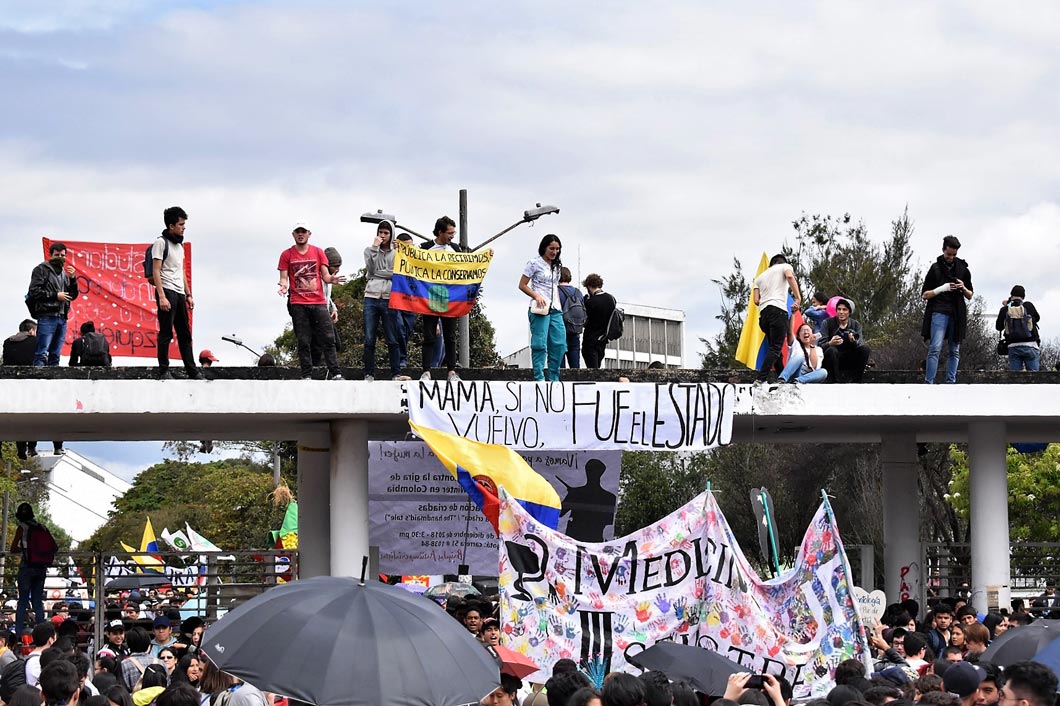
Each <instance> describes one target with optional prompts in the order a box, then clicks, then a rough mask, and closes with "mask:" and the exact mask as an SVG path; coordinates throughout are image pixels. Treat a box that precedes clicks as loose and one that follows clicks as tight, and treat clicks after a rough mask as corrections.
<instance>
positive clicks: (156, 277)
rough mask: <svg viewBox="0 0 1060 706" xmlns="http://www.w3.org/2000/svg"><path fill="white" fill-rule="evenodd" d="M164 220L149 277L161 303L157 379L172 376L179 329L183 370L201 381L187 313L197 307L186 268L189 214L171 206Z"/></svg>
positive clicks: (153, 245)
mask: <svg viewBox="0 0 1060 706" xmlns="http://www.w3.org/2000/svg"><path fill="white" fill-rule="evenodd" d="M162 220H163V221H164V222H165V224H166V229H165V230H163V231H162V235H160V236H158V237H157V238H155V242H154V244H152V245H151V251H150V259H151V278H150V279H151V284H152V285H154V288H155V302H156V303H157V304H158V379H159V380H172V379H173V376H172V375H171V374H170V372H169V344H170V342H171V341H172V340H173V331H174V330H176V332H177V348H178V350H180V359H181V360H182V361H183V362H184V370H185V371H187V374H188V379H189V380H198V379H200V377H201V375H199V368H198V366H197V365H196V364H195V352H194V351H193V350H192V347H191V319H190V316H189V313H188V312H190V311H191V310H192V309H194V308H195V299H194V298H193V297H192V296H191V282H189V281H188V277H187V273H186V272H185V271H184V229H185V223H186V221H187V220H188V214H187V213H186V212H185V211H184V209H183V208H181V207H180V206H170V207H169V208H167V209H166V210H165V211H163V212H162ZM145 269H146V263H145ZM145 274H146V272H145Z"/></svg>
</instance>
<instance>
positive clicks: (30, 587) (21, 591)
mask: <svg viewBox="0 0 1060 706" xmlns="http://www.w3.org/2000/svg"><path fill="white" fill-rule="evenodd" d="M38 326H39V323H38ZM38 330H40V329H39V328H38ZM23 562H25V560H24V559H23ZM47 575H48V568H47V567H45V566H26V565H25V563H23V564H22V565H21V566H19V567H18V578H17V579H16V583H17V585H18V608H17V609H16V610H15V634H16V635H21V634H22V628H24V627H25V625H26V609H27V608H28V607H29V605H30V601H31V600H32V601H33V617H34V618H36V621H37V622H38V623H43V622H44V620H45V616H44V578H45V577H46V576H47Z"/></svg>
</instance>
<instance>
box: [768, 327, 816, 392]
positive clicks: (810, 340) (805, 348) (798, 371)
mask: <svg viewBox="0 0 1060 706" xmlns="http://www.w3.org/2000/svg"><path fill="white" fill-rule="evenodd" d="M795 339H796V345H792V346H791V352H790V353H789V354H788V364H787V365H785V366H784V371H783V372H781V373H780V377H779V378H778V379H779V380H780V382H798V383H802V384H809V383H815V382H824V381H825V380H826V379H827V378H828V371H827V370H825V369H824V368H823V367H822V366H823V365H824V352H823V351H822V350H821V348H820V346H818V345H817V344H816V343H814V333H813V328H811V327H810V325H809V324H803V325H802V326H799V330H798V331H796V332H795Z"/></svg>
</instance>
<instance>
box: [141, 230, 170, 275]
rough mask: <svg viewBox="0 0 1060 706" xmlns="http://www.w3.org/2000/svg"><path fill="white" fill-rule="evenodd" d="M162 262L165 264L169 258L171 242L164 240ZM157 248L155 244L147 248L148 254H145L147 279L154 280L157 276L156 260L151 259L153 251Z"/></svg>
mask: <svg viewBox="0 0 1060 706" xmlns="http://www.w3.org/2000/svg"><path fill="white" fill-rule="evenodd" d="M162 243H163V245H162V262H165V261H166V259H167V258H169V241H168V240H166V239H165V238H162ZM154 247H155V244H154V243H151V244H150V245H148V246H147V250H146V252H144V277H145V278H146V279H154V276H155V259H154V258H153V257H151V250H153V249H154Z"/></svg>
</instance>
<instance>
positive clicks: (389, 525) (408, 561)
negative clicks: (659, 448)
mask: <svg viewBox="0 0 1060 706" xmlns="http://www.w3.org/2000/svg"><path fill="white" fill-rule="evenodd" d="M520 455H521V456H522V457H523V458H524V459H526V461H527V463H529V464H530V465H531V466H532V467H533V468H534V469H535V470H536V471H537V472H538V473H540V474H541V475H542V476H544V477H545V479H546V480H548V481H549V482H550V483H551V484H552V486H553V487H555V489H556V491H557V492H558V493H559V495H560V498H561V500H562V507H563V509H562V510H561V514H560V524H559V529H560V531H562V532H565V533H568V534H571V535H573V536H575V537H579V538H582V539H584V540H586V541H601V540H607V539H611V538H612V537H614V521H615V508H616V506H617V502H618V477H619V473H620V471H621V467H622V453H621V452H620V451H554V452H545V451H524V452H522V453H521V454H520ZM368 484H369V485H368V512H369V541H370V543H371V545H372V546H375V547H379V567H380V570H381V571H383V572H384V573H413V572H415V573H424V574H447V573H452V572H454V571H455V570H456V567H457V565H459V564H467V565H469V566H470V571H471V573H473V574H487V575H493V574H496V573H497V551H498V543H497V535H496V533H495V532H494V531H493V528H492V527H490V524H489V522H488V521H487V520H486V518H485V516H483V514H482V513H481V512H480V511H479V510H478V508H477V507H475V505H474V503H472V502H471V501H470V500H469V499H468V497H467V493H466V492H465V491H464V489H463V488H461V487H460V484H459V483H458V482H457V480H456V479H455V478H453V476H452V475H451V474H450V473H449V472H448V471H446V469H445V468H444V467H443V466H442V464H441V463H440V462H439V461H438V459H437V458H436V457H435V455H434V453H433V452H432V451H431V449H430V448H429V447H428V446H427V445H426V444H424V443H423V442H420V441H371V442H369V443H368Z"/></svg>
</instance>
